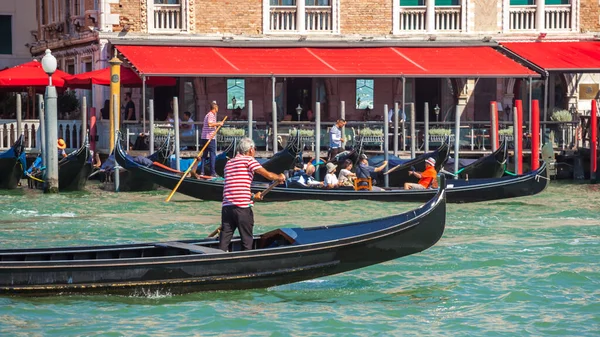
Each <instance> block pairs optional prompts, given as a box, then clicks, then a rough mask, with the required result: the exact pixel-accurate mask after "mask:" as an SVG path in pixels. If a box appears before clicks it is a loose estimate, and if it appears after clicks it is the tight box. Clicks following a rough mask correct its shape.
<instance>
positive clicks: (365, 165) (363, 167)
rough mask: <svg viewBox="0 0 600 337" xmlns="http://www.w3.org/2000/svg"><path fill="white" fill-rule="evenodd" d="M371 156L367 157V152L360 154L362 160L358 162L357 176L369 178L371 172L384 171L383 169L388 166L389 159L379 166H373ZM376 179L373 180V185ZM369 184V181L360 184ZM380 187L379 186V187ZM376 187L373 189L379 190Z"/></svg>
mask: <svg viewBox="0 0 600 337" xmlns="http://www.w3.org/2000/svg"><path fill="white" fill-rule="evenodd" d="M368 159H369V157H367V155H366V154H364V153H363V154H361V155H360V161H359V163H358V167H357V168H356V177H357V178H362V179H368V178H371V173H377V172H381V171H383V169H385V167H386V166H387V164H388V162H387V160H384V161H383V163H381V165H379V166H377V167H373V166H369V160H368ZM375 183H376V182H375V181H373V182H372V185H373V186H374V185H375ZM363 184H364V185H367V182H361V183H360V185H359V186H363ZM377 189H379V188H377ZM377 189H376V188H375V187H373V190H377Z"/></svg>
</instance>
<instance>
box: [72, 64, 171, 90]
mask: <svg viewBox="0 0 600 337" xmlns="http://www.w3.org/2000/svg"><path fill="white" fill-rule="evenodd" d="M65 82H66V83H65V86H67V87H69V88H77V89H90V88H91V87H92V84H97V85H107V86H108V85H110V67H108V68H104V69H99V70H94V71H88V72H87V73H81V74H77V75H70V76H67V77H66V78H65ZM175 83H176V79H175V78H173V77H146V85H148V86H150V87H167V86H173V85H175ZM121 85H122V86H124V87H141V86H142V79H141V78H140V77H139V76H138V75H137V74H136V73H135V72H134V71H133V70H131V69H130V68H124V67H121Z"/></svg>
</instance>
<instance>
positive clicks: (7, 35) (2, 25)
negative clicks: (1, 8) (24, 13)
mask: <svg viewBox="0 0 600 337" xmlns="http://www.w3.org/2000/svg"><path fill="white" fill-rule="evenodd" d="M0 32H2V34H0V54H3V55H11V54H12V16H10V15H0Z"/></svg>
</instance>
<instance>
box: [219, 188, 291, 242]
mask: <svg viewBox="0 0 600 337" xmlns="http://www.w3.org/2000/svg"><path fill="white" fill-rule="evenodd" d="M279 184H280V183H279V181H274V182H273V183H272V184H271V185H269V187H267V188H265V190H264V191H262V192H259V193H260V196H261V200H262V198H264V197H265V195H266V194H267V193H269V192H270V191H271V190H272V189H273V188H275V186H277V185H279ZM220 231H221V225H219V227H217V229H215V230H214V231H213V232H212V233H210V234H209V235H208V237H209V238H212V237H213V236H215V235H217V234H219V232H220Z"/></svg>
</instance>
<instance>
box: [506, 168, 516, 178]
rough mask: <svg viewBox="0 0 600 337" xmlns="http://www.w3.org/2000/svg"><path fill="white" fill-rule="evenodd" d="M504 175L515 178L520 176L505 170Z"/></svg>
mask: <svg viewBox="0 0 600 337" xmlns="http://www.w3.org/2000/svg"><path fill="white" fill-rule="evenodd" d="M504 173H505V174H508V175H509V176H513V177H516V176H518V174H516V173H512V172H510V171H508V170H504Z"/></svg>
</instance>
